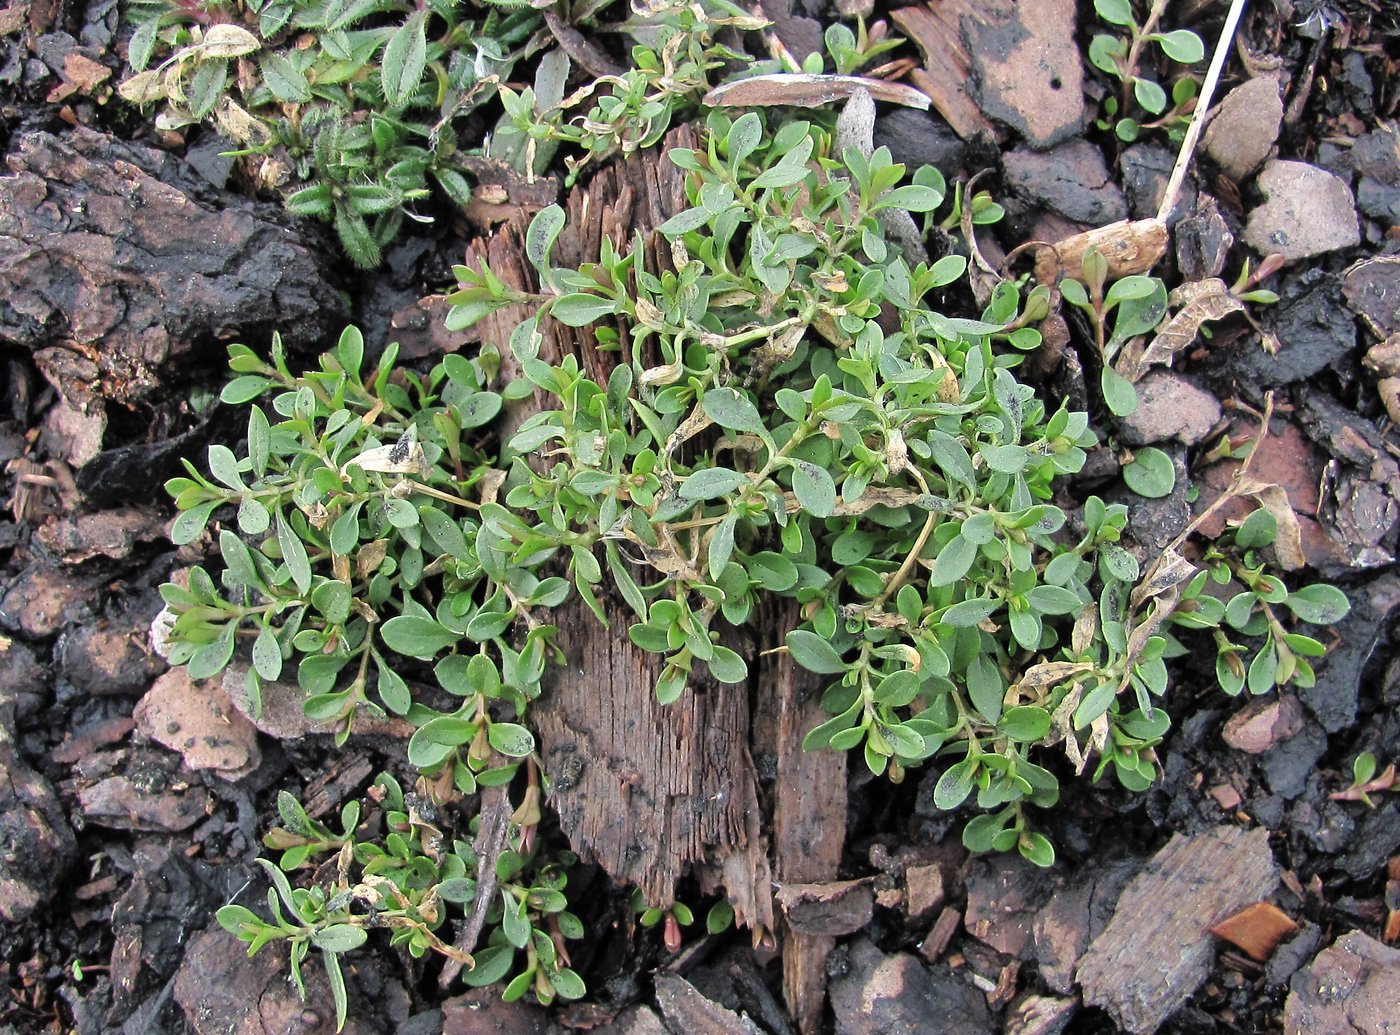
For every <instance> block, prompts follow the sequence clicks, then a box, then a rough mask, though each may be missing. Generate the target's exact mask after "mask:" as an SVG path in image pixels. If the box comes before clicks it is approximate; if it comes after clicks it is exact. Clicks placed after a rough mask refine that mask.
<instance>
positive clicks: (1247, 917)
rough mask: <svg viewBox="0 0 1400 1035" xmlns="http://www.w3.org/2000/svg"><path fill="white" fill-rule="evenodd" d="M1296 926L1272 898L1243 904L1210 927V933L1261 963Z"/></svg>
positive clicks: (1296, 928)
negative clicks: (1237, 910)
mask: <svg viewBox="0 0 1400 1035" xmlns="http://www.w3.org/2000/svg"><path fill="white" fill-rule="evenodd" d="M1296 930H1298V925H1297V924H1295V923H1294V922H1293V921H1292V919H1291V918H1290V917H1289V916H1288V914H1287V913H1285V912H1284V911H1283V910H1281V909H1279V907H1278V906H1276V905H1274V904H1273V903H1271V902H1256V903H1254V905H1252V906H1245V907H1244V908H1243V909H1241V910H1240V911H1239V912H1238V913H1236V914H1235V915H1234V916H1231V917H1228V918H1226V919H1224V920H1222V921H1220V923H1218V924H1216V925H1215V926H1214V927H1212V928H1211V929H1210V931H1211V934H1213V935H1215V936H1216V937H1217V938H1224V939H1225V940H1226V941H1227V942H1229V943H1230V944H1231V945H1234V946H1237V947H1238V948H1241V949H1243V950H1244V951H1245V952H1247V953H1249V955H1250V957H1251V958H1252V959H1255V960H1258V961H1259V962H1260V963H1263V962H1264V961H1265V960H1267V959H1268V958H1269V957H1270V956H1272V955H1273V954H1274V950H1275V949H1276V948H1278V944H1279V942H1281V941H1283V940H1284V939H1285V938H1287V937H1288V936H1289V935H1290V934H1292V933H1293V932H1294V931H1296Z"/></svg>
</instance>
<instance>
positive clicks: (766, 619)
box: [754, 600, 846, 1035]
mask: <svg viewBox="0 0 1400 1035" xmlns="http://www.w3.org/2000/svg"><path fill="white" fill-rule="evenodd" d="M797 623H798V614H797V605H796V604H795V603H794V602H792V601H787V600H781V601H773V602H771V603H770V604H769V605H768V606H767V608H766V610H765V611H764V613H763V614H762V616H761V621H760V629H761V630H762V632H761V633H760V636H759V646H760V647H761V648H766V647H769V646H773V645H776V644H780V643H782V642H783V638H784V636H785V634H786V632H787V630H789V629H792V628H794V627H795V626H796V625H797ZM822 682H823V681H822V678H821V677H820V676H816V675H813V674H812V673H810V672H806V671H805V670H802V669H799V668H798V667H797V666H796V665H794V664H793V662H792V659H791V658H789V657H788V656H787V655H786V654H781V653H780V654H770V655H766V656H764V657H763V659H762V661H761V662H760V665H759V691H758V699H757V702H756V704H755V709H754V727H755V731H754V743H755V750H757V751H759V752H762V753H763V754H764V755H766V756H768V757H769V758H771V759H772V760H773V763H774V770H775V777H774V782H773V787H772V799H773V801H772V812H773V851H772V856H773V873H774V876H775V878H776V879H777V880H778V882H779V883H781V884H786V883H809V882H820V881H829V880H832V879H833V878H835V877H836V875H837V869H838V867H839V866H840V863H841V852H842V850H843V848H844V847H845V840H846V758H845V755H844V753H842V752H839V751H803V750H802V738H803V737H804V736H806V734H807V731H808V730H810V729H811V728H812V727H814V726H816V725H818V724H819V723H821V722H822V721H824V720H825V719H826V717H827V716H826V714H825V713H824V712H823V711H822V708H821V705H820V703H819V701H820V694H821V687H822ZM780 933H781V935H782V954H783V997H784V999H785V1000H786V1001H787V1006H788V1010H789V1011H790V1012H791V1013H792V1015H793V1019H794V1020H795V1021H796V1022H797V1026H798V1029H799V1030H800V1031H801V1032H802V1033H803V1035H811V1033H813V1032H817V1031H820V1030H821V1025H822V1017H823V1005H824V1001H825V997H826V958H827V955H828V954H829V953H830V952H831V950H832V948H834V947H835V945H836V939H835V938H833V937H831V936H830V935H824V934H801V933H799V932H796V931H794V930H792V928H791V927H790V926H789V925H788V923H787V922H786V920H784V921H783V923H782V930H781V932H780Z"/></svg>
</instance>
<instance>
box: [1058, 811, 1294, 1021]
mask: <svg viewBox="0 0 1400 1035" xmlns="http://www.w3.org/2000/svg"><path fill="white" fill-rule="evenodd" d="M1278 880H1279V871H1278V866H1277V865H1276V864H1275V863H1274V856H1273V853H1272V852H1271V851H1270V850H1269V833H1268V831H1267V830H1264V829H1258V830H1251V831H1245V830H1241V829H1239V828H1237V827H1219V828H1217V829H1215V830H1213V831H1211V832H1210V833H1207V834H1200V835H1196V836H1192V837H1188V836H1186V835H1184V834H1177V835H1175V836H1174V837H1173V838H1172V839H1171V841H1169V842H1168V843H1167V845H1166V847H1164V848H1163V849H1162V850H1161V851H1160V852H1158V853H1157V854H1156V855H1155V856H1153V857H1152V859H1151V860H1150V861H1149V862H1148V863H1147V865H1146V866H1145V867H1144V868H1143V870H1142V872H1141V873H1139V874H1138V875H1137V876H1136V877H1134V878H1133V879H1132V880H1131V881H1130V882H1129V883H1128V886H1127V887H1126V888H1125V889H1124V890H1123V894H1122V896H1121V897H1120V898H1119V900H1118V908H1117V909H1116V910H1115V911H1114V914H1113V919H1112V920H1110V921H1109V924H1108V927H1107V928H1105V929H1104V932H1103V934H1101V935H1099V936H1098V937H1097V938H1095V939H1094V941H1093V942H1092V943H1091V944H1090V946H1089V951H1088V952H1086V953H1085V954H1084V957H1083V958H1082V959H1081V960H1080V962H1079V969H1078V975H1077V976H1078V980H1079V984H1080V986H1081V987H1082V988H1083V990H1084V1001H1085V1002H1086V1003H1088V1004H1090V1005H1092V1006H1102V1007H1104V1008H1105V1009H1106V1010H1108V1012H1109V1013H1110V1014H1112V1015H1113V1017H1114V1019H1115V1020H1117V1021H1118V1023H1119V1024H1120V1025H1121V1026H1122V1027H1123V1028H1124V1029H1125V1030H1127V1031H1129V1032H1133V1033H1135V1035H1136V1033H1146V1032H1153V1031H1156V1030H1157V1028H1158V1026H1159V1025H1161V1023H1162V1022H1163V1021H1165V1020H1166V1019H1167V1017H1169V1016H1170V1015H1171V1014H1172V1013H1174V1012H1175V1011H1176V1010H1177V1008H1178V1007H1180V1006H1181V1004H1182V1003H1184V1002H1185V1001H1186V999H1187V997H1189V996H1190V995H1191V993H1192V992H1194V991H1195V990H1196V989H1197V988H1198V987H1199V986H1200V984H1201V982H1203V981H1205V979H1206V977H1207V976H1208V975H1209V974H1210V968H1211V963H1212V961H1213V960H1214V958H1215V943H1214V940H1213V936H1212V935H1211V931H1210V929H1211V928H1212V927H1213V926H1215V925H1216V924H1218V923H1220V922H1221V921H1222V920H1224V919H1226V918H1227V917H1229V916H1232V915H1233V914H1235V913H1236V912H1238V911H1239V910H1240V909H1242V908H1243V907H1244V906H1247V905H1249V904H1250V903H1253V902H1258V901H1260V900H1262V899H1264V898H1266V897H1268V896H1269V895H1270V894H1271V893H1272V892H1273V890H1274V889H1275V887H1277V885H1278Z"/></svg>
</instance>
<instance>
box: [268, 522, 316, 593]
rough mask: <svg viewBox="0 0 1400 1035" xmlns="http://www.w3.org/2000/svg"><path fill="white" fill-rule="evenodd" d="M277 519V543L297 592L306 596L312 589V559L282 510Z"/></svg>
mask: <svg viewBox="0 0 1400 1035" xmlns="http://www.w3.org/2000/svg"><path fill="white" fill-rule="evenodd" d="M276 520H277V545H278V546H280V547H281V548H282V560H283V561H284V562H285V563H286V565H287V570H288V571H289V572H291V575H292V582H293V583H294V584H295V585H296V587H297V592H298V593H300V594H301V595H302V596H306V594H307V593H308V592H310V590H311V559H310V558H309V557H307V555H306V546H305V545H304V544H303V543H302V541H301V540H300V539H299V538H297V534H296V533H295V532H293V531H292V526H291V525H289V524H287V519H286V518H284V517H283V516H282V512H281V511H280V510H279V511H278V512H277V515H276Z"/></svg>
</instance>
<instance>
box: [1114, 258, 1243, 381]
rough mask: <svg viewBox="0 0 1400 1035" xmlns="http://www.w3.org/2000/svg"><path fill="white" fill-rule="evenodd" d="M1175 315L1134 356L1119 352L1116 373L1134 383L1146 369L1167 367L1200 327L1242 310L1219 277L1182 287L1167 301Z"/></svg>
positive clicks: (1190, 341)
mask: <svg viewBox="0 0 1400 1035" xmlns="http://www.w3.org/2000/svg"><path fill="white" fill-rule="evenodd" d="M1168 301H1169V302H1170V303H1171V305H1172V307H1173V308H1175V309H1176V312H1175V314H1174V315H1173V316H1172V317H1171V318H1170V319H1169V320H1167V322H1166V323H1164V324H1163V325H1162V329H1161V330H1160V331H1159V332H1158V333H1157V337H1155V338H1153V339H1152V341H1151V342H1150V343H1149V344H1148V345H1147V347H1146V348H1144V349H1143V350H1142V353H1141V354H1140V355H1134V354H1133V353H1131V352H1130V351H1129V350H1128V349H1124V350H1123V354H1122V355H1121V356H1120V357H1119V359H1118V362H1117V363H1115V364H1114V366H1115V367H1116V368H1117V370H1118V373H1120V374H1122V375H1123V376H1124V377H1126V378H1127V379H1128V380H1129V381H1136V380H1138V379H1139V378H1140V377H1142V375H1143V374H1145V373H1147V369H1148V367H1151V366H1153V365H1155V364H1164V363H1170V362H1171V361H1172V358H1173V357H1174V356H1176V354H1177V353H1179V352H1181V351H1182V350H1184V349H1186V348H1188V347H1189V346H1190V345H1191V343H1192V342H1194V341H1195V340H1196V336H1197V335H1198V334H1199V333H1200V331H1201V324H1203V323H1206V322H1208V321H1213V320H1223V319H1224V318H1225V317H1227V316H1229V315H1230V314H1231V313H1238V312H1242V311H1243V310H1244V303H1242V302H1241V301H1240V300H1239V299H1238V298H1236V297H1235V296H1234V295H1232V294H1230V288H1229V285H1227V284H1226V283H1225V282H1224V281H1223V280H1221V279H1220V278H1219V277H1211V278H1210V279H1208V280H1198V281H1195V282H1193V283H1190V284H1182V285H1181V287H1179V288H1177V289H1176V290H1175V291H1173V292H1172V293H1171V295H1170V296H1169V298H1168Z"/></svg>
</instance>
